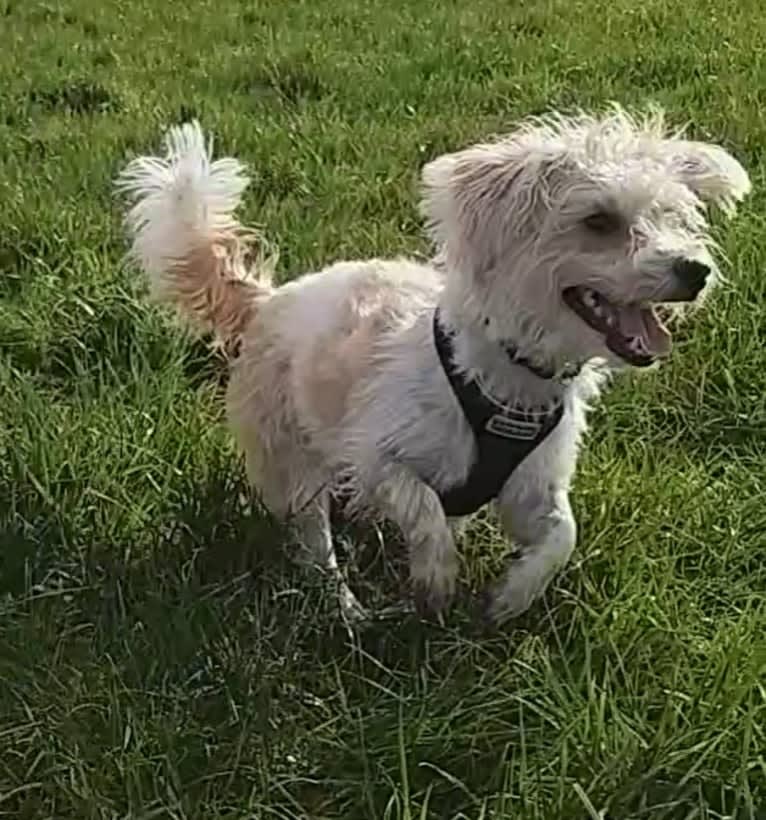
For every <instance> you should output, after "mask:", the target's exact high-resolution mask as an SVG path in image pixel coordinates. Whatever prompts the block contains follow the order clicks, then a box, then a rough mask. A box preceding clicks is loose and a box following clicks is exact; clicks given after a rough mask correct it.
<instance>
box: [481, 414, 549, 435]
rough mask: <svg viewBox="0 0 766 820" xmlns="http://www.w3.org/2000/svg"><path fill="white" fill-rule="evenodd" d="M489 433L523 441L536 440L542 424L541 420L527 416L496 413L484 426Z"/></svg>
mask: <svg viewBox="0 0 766 820" xmlns="http://www.w3.org/2000/svg"><path fill="white" fill-rule="evenodd" d="M484 429H485V430H486V431H487V432H488V433H492V435H494V436H500V437H501V438H515V439H521V440H522V441H534V440H535V439H536V438H537V436H538V435H540V430H541V429H542V424H541V423H540V422H539V421H530V420H528V419H525V418H518V417H517V418H514V417H513V416H506V415H502V414H500V413H497V414H495V415H494V416H492V418H490V420H489V421H488V422H487V424H486V427H485V428H484Z"/></svg>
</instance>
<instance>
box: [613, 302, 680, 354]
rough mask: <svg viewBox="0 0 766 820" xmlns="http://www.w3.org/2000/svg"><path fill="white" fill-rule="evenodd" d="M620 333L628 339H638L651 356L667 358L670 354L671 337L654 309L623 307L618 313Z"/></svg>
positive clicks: (634, 306)
mask: <svg viewBox="0 0 766 820" xmlns="http://www.w3.org/2000/svg"><path fill="white" fill-rule="evenodd" d="M617 322H618V325H619V328H620V333H621V334H622V335H623V336H625V337H626V338H628V339H630V338H638V339H640V340H641V343H642V344H643V346H644V349H645V350H646V352H647V353H649V354H650V355H651V356H666V355H667V354H668V353H669V352H670V347H671V336H670V333H669V332H668V330H667V328H666V327H665V326H664V325H663V324H662V322H661V321H660V319H659V317H658V316H657V314H656V313H655V312H654V308H653V307H639V306H638V305H626V306H624V307H623V306H621V307H620V309H619V311H618V313H617Z"/></svg>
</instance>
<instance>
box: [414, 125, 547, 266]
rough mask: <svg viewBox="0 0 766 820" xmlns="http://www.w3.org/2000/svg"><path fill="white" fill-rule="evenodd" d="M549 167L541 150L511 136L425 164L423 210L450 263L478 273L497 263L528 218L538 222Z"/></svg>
mask: <svg viewBox="0 0 766 820" xmlns="http://www.w3.org/2000/svg"><path fill="white" fill-rule="evenodd" d="M552 167H553V164H552V161H551V158H550V157H549V156H548V155H547V154H546V153H545V152H543V151H541V150H538V151H534V150H531V149H530V147H529V146H526V145H524V143H523V141H517V140H514V139H513V138H509V139H507V140H504V141H501V142H497V143H494V144H485V145H476V146H473V147H472V148H468V149H466V150H464V151H458V152H457V153H454V154H446V155H444V156H442V157H439V158H438V159H435V160H433V161H432V162H430V163H429V164H427V165H426V166H425V168H424V169H423V198H422V202H421V212H422V213H423V215H424V217H425V219H426V225H427V229H428V231H429V234H430V236H431V238H432V239H433V241H434V243H435V245H436V247H437V248H438V249H439V250H440V251H441V252H443V253H444V254H445V255H446V258H447V262H448V264H449V267H450V268H451V269H452V270H457V271H460V272H461V273H463V274H467V275H472V276H476V277H478V276H481V275H482V274H483V273H485V272H487V271H489V270H492V269H493V268H495V267H496V266H497V264H498V262H499V261H500V260H501V259H502V257H503V255H504V254H506V253H507V252H508V249H509V245H510V243H511V242H513V241H514V239H518V237H519V236H520V235H521V234H522V233H523V232H524V227H525V225H528V223H529V220H530V217H532V215H533V214H536V213H537V216H536V220H537V221H538V222H540V215H539V209H540V208H541V207H545V205H546V202H547V191H548V185H547V183H548V181H549V177H550V171H551V168H552Z"/></svg>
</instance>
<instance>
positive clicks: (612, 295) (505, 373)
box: [118, 108, 750, 622]
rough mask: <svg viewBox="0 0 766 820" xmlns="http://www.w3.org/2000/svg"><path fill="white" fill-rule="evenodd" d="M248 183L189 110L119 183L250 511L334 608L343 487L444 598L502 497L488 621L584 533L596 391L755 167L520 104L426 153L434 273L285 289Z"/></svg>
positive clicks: (637, 351)
mask: <svg viewBox="0 0 766 820" xmlns="http://www.w3.org/2000/svg"><path fill="white" fill-rule="evenodd" d="M247 185H248V179H247V177H246V176H245V173H244V169H243V166H242V165H241V164H240V163H239V162H238V161H236V160H234V159H218V160H216V161H213V160H212V158H211V152H210V149H209V148H208V147H206V145H205V141H204V138H203V134H202V132H201V130H200V127H199V125H198V124H197V123H192V124H186V125H183V126H181V127H178V128H173V129H171V130H170V132H169V134H168V136H167V138H166V154H165V156H164V158H157V157H139V158H137V159H135V160H133V161H132V162H131V163H130V164H129V165H128V167H127V168H126V169H125V171H124V172H123V174H122V175H121V176H120V178H119V180H118V187H119V188H120V189H121V190H122V191H123V192H126V193H128V194H129V195H130V196H131V197H132V200H131V206H132V207H131V209H130V211H129V213H128V216H127V224H128V227H129V229H130V232H131V235H132V255H133V257H134V258H135V260H137V261H138V262H139V263H140V265H141V266H142V267H143V269H144V270H145V271H146V272H147V274H148V276H149V277H150V279H151V283H152V285H153V288H154V292H155V294H156V295H157V296H159V297H160V298H161V299H162V300H164V301H165V302H168V303H170V304H172V305H174V306H176V307H177V308H178V309H179V310H180V311H181V312H182V313H183V314H184V315H185V316H186V317H187V318H189V319H191V320H193V321H196V322H197V323H198V324H199V325H201V326H202V327H205V328H208V329H212V330H213V332H214V333H215V334H216V335H217V337H218V339H219V340H220V341H221V342H223V343H224V344H225V345H226V347H227V348H228V349H229V350H231V351H232V353H233V362H232V367H231V379H230V384H229V388H228V414H229V419H230V422H231V427H232V429H233V431H234V434H235V436H236V438H237V440H238V443H239V444H240V445H241V447H242V449H243V450H244V452H245V455H246V460H247V470H248V475H249V478H250V480H251V481H252V483H253V485H254V487H255V488H257V490H258V491H259V492H260V494H261V496H262V498H263V501H264V503H265V504H266V505H267V506H268V507H269V508H270V509H271V511H272V512H273V513H275V514H276V515H278V516H280V517H283V518H285V519H289V520H291V521H292V522H293V523H294V524H295V526H296V527H297V533H298V534H299V538H300V542H301V544H302V545H303V549H304V551H305V553H306V557H307V558H308V559H309V560H310V561H311V562H313V563H316V564H318V565H320V566H322V567H323V568H325V569H326V570H328V571H329V572H330V573H331V575H332V576H333V577H334V578H337V580H338V583H339V585H340V597H341V602H342V608H343V611H344V612H345V614H346V615H349V616H355V615H361V614H362V613H363V610H362V609H361V607H360V606H359V604H358V602H357V601H356V599H355V597H354V595H353V594H352V593H351V591H350V590H349V589H348V587H347V586H346V584H345V583H344V582H343V581H342V579H341V577H340V571H339V569H338V566H337V562H336V557H335V553H334V551H333V542H332V536H331V531H330V523H329V509H330V503H331V499H332V498H333V496H334V495H338V494H340V495H342V496H343V497H344V498H346V499H349V498H350V500H349V503H350V505H351V506H352V508H354V509H360V508H363V509H364V510H365V511H367V512H374V513H375V514H377V515H380V516H382V517H384V518H388V519H390V520H393V521H394V522H395V523H396V524H397V525H398V526H399V528H400V529H401V531H402V533H403V535H404V537H405V539H406V542H407V544H408V547H409V560H410V580H411V584H412V588H413V593H414V598H415V601H416V603H417V604H418V605H419V606H420V607H422V608H423V609H424V610H427V611H431V612H437V613H438V612H439V611H440V610H442V608H443V607H445V605H446V604H447V603H448V602H449V600H450V598H451V596H452V595H453V593H454V590H455V585H456V576H457V572H458V558H457V554H456V549H455V542H454V539H453V532H454V527H453V526H452V525H453V524H454V523H455V522H456V521H458V520H459V519H460V517H461V516H465V515H468V514H470V513H471V512H473V511H474V510H475V509H477V508H478V507H480V506H482V505H484V504H486V503H489V502H492V503H496V505H497V510H498V513H499V517H500V520H501V523H502V526H503V528H504V530H505V532H506V533H507V535H508V536H509V538H510V539H511V540H512V542H513V543H514V545H515V547H516V551H515V552H514V555H513V559H512V560H511V563H510V565H509V566H508V569H507V571H506V572H505V574H504V577H503V578H502V579H500V580H499V581H498V582H497V583H496V584H495V585H494V586H493V588H492V589H491V590H490V591H489V595H488V615H489V616H490V617H491V618H492V619H493V620H494V621H495V622H502V621H504V620H505V619H507V618H509V617H511V616H515V615H518V614H519V613H522V612H524V611H525V610H526V609H527V608H528V607H529V606H530V604H531V603H532V602H533V601H534V600H535V599H536V598H538V597H539V596H540V595H541V594H542V593H543V591H544V590H545V588H546V586H547V585H548V583H549V582H550V580H551V578H552V577H553V576H554V574H555V573H556V572H557V571H558V570H559V569H561V568H562V567H563V566H564V565H565V563H566V562H567V560H568V558H569V556H570V554H571V553H572V550H573V547H574V545H575V532H576V527H575V520H574V518H573V515H572V510H571V507H570V503H569V498H568V496H569V490H570V482H571V480H572V475H573V472H574V469H575V462H576V458H577V450H578V445H579V442H580V439H581V437H582V435H583V432H584V430H585V426H586V419H585V415H586V409H587V404H588V402H589V401H590V400H592V399H593V398H594V397H595V396H596V395H597V394H598V392H599V389H600V385H601V384H602V382H603V377H604V375H605V374H606V373H608V372H609V371H610V370H613V369H615V368H620V367H624V366H626V365H632V366H634V367H646V366H648V365H650V364H652V363H653V362H655V360H657V359H658V358H660V357H663V356H666V355H667V354H668V352H669V350H670V346H671V337H670V333H669V331H668V330H667V328H666V327H665V326H664V325H663V323H662V321H661V319H660V318H659V317H658V314H657V312H656V305H657V304H662V303H693V302H695V301H699V299H700V297H701V296H702V295H703V294H704V293H705V292H706V291H707V290H709V287H710V286H711V285H712V284H713V283H714V282H715V280H716V278H717V271H716V266H715V263H714V261H713V258H712V255H711V249H712V246H713V243H712V240H711V238H710V235H709V231H708V225H707V221H706V210H707V207H708V206H709V205H711V204H714V205H717V206H719V207H720V208H722V210H723V211H724V212H725V213H731V212H733V210H734V207H735V203H736V202H738V201H739V200H741V199H742V198H743V197H744V195H745V194H746V193H747V192H748V191H749V189H750V182H749V179H748V176H747V174H746V172H745V171H744V169H743V168H742V166H741V165H740V164H739V163H738V162H737V161H736V160H735V159H733V158H732V157H731V156H730V155H729V154H728V153H727V152H726V151H724V150H723V149H722V148H720V147H718V146H716V145H709V144H706V143H701V142H693V141H688V140H685V139H683V138H682V137H681V136H680V135H679V134H669V133H667V132H666V130H665V127H664V125H663V118H662V116H661V115H660V114H658V113H652V114H649V115H648V116H646V117H645V118H642V119H637V118H634V117H632V116H630V115H628V114H627V113H626V112H624V111H622V110H621V109H618V108H615V109H614V110H610V111H609V112H607V113H606V114H605V115H603V116H595V117H591V116H585V115H583V116H577V117H573V118H566V117H562V116H556V115H554V116H550V117H547V118H542V119H534V120H531V121H528V122H526V123H523V124H522V125H521V126H520V127H519V128H518V129H517V130H516V131H514V132H513V133H511V134H510V135H509V136H506V137H504V138H502V139H499V140H498V141H495V142H491V143H487V144H480V145H475V146H473V147H470V148H467V149H465V150H463V151H458V152H457V153H453V154H447V155H445V156H441V157H439V158H438V159H436V160H434V161H433V162H431V163H429V164H428V165H426V166H425V169H424V171H423V199H422V212H423V214H424V216H425V219H426V221H427V225H428V229H429V232H430V235H431V237H432V239H433V241H434V244H435V250H436V256H435V261H434V262H433V263H432V264H420V263H418V262H415V261H409V260H406V259H395V260H391V261H382V260H378V259H374V260H369V261H350V262H349V261H347V262H339V263H337V264H335V265H333V266H331V267H329V268H327V269H325V270H322V271H321V272H318V273H311V274H308V275H305V276H302V277H301V278H299V279H297V280H296V281H293V282H290V283H289V284H286V285H283V286H281V287H274V286H272V284H271V283H270V281H269V277H268V275H267V274H266V272H265V269H264V268H263V266H262V265H261V264H259V263H258V262H255V263H251V262H248V261H247V260H248V249H249V247H250V244H251V240H252V239H254V238H256V236H255V234H254V232H252V231H247V230H245V229H244V228H243V227H242V226H241V225H240V224H239V223H238V221H237V219H236V217H235V216H234V212H235V210H236V208H237V206H238V205H239V203H240V198H241V196H242V193H243V191H244V190H245V188H246V186H247ZM676 307H678V306H676Z"/></svg>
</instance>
